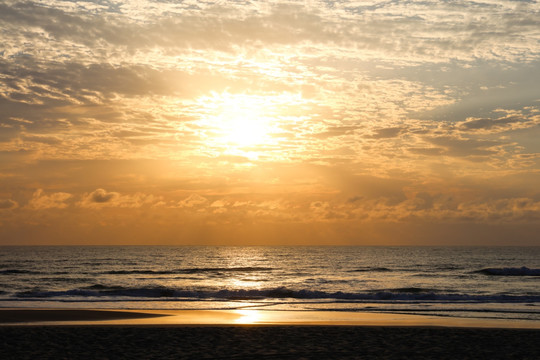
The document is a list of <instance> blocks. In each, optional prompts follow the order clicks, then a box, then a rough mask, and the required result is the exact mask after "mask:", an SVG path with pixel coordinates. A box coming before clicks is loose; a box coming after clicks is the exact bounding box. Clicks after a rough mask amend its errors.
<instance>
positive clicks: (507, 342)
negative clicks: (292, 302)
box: [0, 325, 540, 360]
mask: <svg viewBox="0 0 540 360" xmlns="http://www.w3.org/2000/svg"><path fill="white" fill-rule="evenodd" d="M539 340H540V332H539V331H538V330H523V329H473V328H425V327H361V326H280V325H278V326H3V327H0V358H1V359H5V360H8V359H17V360H22V359H531V360H532V359H539V358H540V342H539Z"/></svg>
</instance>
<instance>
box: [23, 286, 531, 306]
mask: <svg viewBox="0 0 540 360" xmlns="http://www.w3.org/2000/svg"><path fill="white" fill-rule="evenodd" d="M14 296H15V298H19V299H25V300H30V299H44V298H47V299H51V300H54V299H55V298H56V299H58V300H63V301H69V300H70V299H73V298H75V297H76V298H92V299H88V300H89V301H90V300H92V301H96V300H97V299H96V298H101V299H102V300H103V301H114V300H115V298H116V299H118V300H121V299H125V298H130V299H131V300H137V298H139V299H141V300H150V299H160V300H165V301H185V300H263V299H305V300H337V301H352V302H377V301H396V300H397V301H433V302H508V303H526V302H539V301H540V296H533V295H531V296H527V295H519V296H518V295H470V294H449V293H443V292H441V291H438V290H436V289H422V288H398V289H388V290H373V291H366V292H360V293H349V292H341V291H338V292H326V291H318V290H293V289H288V288H285V287H278V288H272V289H260V290H255V289H222V290H182V289H174V288H167V287H142V288H124V287H112V286H104V285H99V284H96V285H93V286H90V287H87V288H83V289H72V290H67V291H40V290H36V291H25V292H19V293H16V294H14Z"/></svg>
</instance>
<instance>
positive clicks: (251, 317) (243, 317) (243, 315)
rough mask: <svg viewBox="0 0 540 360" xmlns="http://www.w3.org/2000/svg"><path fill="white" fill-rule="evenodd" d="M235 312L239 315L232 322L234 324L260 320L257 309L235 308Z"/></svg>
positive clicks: (251, 322)
mask: <svg viewBox="0 0 540 360" xmlns="http://www.w3.org/2000/svg"><path fill="white" fill-rule="evenodd" d="M236 313H237V314H239V315H240V317H239V318H238V319H236V320H235V321H234V322H235V323H236V324H255V323H257V322H259V321H260V320H261V313H260V311H259V310H236Z"/></svg>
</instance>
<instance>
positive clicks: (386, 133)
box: [371, 127, 405, 139]
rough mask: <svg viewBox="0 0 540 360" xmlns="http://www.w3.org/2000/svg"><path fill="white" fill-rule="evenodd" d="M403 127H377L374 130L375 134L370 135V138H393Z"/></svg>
mask: <svg viewBox="0 0 540 360" xmlns="http://www.w3.org/2000/svg"><path fill="white" fill-rule="evenodd" d="M404 130H405V128H403V127H390V128H384V129H377V130H375V134H373V135H371V138H373V139H388V138H394V137H397V136H399V134H401V133H402V132H403V131H404Z"/></svg>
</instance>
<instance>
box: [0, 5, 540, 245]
mask: <svg viewBox="0 0 540 360" xmlns="http://www.w3.org/2000/svg"><path fill="white" fill-rule="evenodd" d="M0 39H1V41H0V244H1V245H31V244H34V245H35V244H40V245H45V244H51V245H60V244H84V245H87V244H94V245H100V244H147V245H154V244H163V245H165V244H170V245H214V244H216V245H248V244H249V245H540V238H539V235H538V234H540V186H539V184H540V85H539V84H540V4H539V3H538V2H537V1H532V0H531V1H527V0H524V1H519V0H511V1H510V0H477V1H467V0H436V1H434V0H426V1H416V0H412V1H397V0H386V1H377V0H359V1H346V0H343V1H280V0H267V1H232V0H229V1H212V0H208V1H195V0H189V1H180V0H178V1H175V0H157V1H146V0H131V1H127V0H95V1H92V0H89V1H69V0H67V1H53V0H42V1H25V2H18V1H12V0H3V1H2V2H1V3H0Z"/></svg>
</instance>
